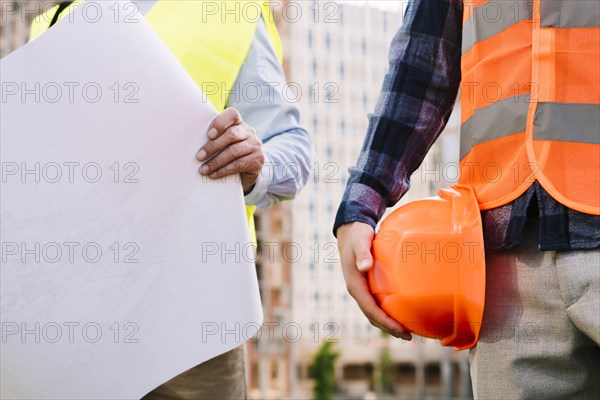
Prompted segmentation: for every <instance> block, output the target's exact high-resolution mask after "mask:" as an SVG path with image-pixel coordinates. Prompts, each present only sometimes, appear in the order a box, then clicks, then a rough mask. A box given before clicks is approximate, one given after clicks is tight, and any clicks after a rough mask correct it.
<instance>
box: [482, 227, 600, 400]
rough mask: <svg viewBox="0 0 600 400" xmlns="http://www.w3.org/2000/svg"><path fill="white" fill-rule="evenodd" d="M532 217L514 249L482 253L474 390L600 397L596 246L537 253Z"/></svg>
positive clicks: (487, 395) (490, 395)
mask: <svg viewBox="0 0 600 400" xmlns="http://www.w3.org/2000/svg"><path fill="white" fill-rule="evenodd" d="M537 224H538V220H532V221H530V222H529V223H528V224H527V227H526V235H525V236H526V238H525V242H524V243H523V244H522V245H521V246H519V247H518V248H517V249H515V250H514V251H512V252H507V253H502V254H495V255H489V256H487V267H486V268H487V269H486V271H487V288H486V304H485V311H484V317H483V325H482V331H481V335H480V339H479V342H478V344H477V346H476V347H475V348H473V349H471V353H470V359H471V377H472V381H473V393H474V396H475V398H476V399H482V400H483V399H485V400H488V399H489V400H499V399H536V400H538V399H540V400H541V399H544V400H550V399H600V347H599V346H600V249H594V250H583V251H565V252H554V251H547V252H541V251H539V250H538V247H537V243H538V228H537Z"/></svg>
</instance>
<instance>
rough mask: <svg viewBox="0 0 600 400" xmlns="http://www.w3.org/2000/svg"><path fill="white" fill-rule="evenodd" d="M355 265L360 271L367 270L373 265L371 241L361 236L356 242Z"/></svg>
mask: <svg viewBox="0 0 600 400" xmlns="http://www.w3.org/2000/svg"><path fill="white" fill-rule="evenodd" d="M355 256H356V257H355V259H356V267H357V268H358V270H359V271H360V272H367V271H368V270H370V269H371V267H373V256H372V255H371V241H370V240H368V239H366V238H363V239H362V240H360V241H359V242H358V243H357V247H356V251H355Z"/></svg>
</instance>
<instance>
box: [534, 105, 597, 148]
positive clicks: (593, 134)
mask: <svg viewBox="0 0 600 400" xmlns="http://www.w3.org/2000/svg"><path fill="white" fill-rule="evenodd" d="M533 138H534V139H537V140H556V141H561V142H579V143H589V144H600V104H576V103H539V104H538V106H537V110H536V112H535V120H534V122H533Z"/></svg>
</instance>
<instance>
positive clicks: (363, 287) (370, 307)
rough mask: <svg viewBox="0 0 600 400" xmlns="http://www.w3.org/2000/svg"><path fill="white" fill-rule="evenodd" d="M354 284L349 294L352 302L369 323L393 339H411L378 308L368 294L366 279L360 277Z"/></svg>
mask: <svg viewBox="0 0 600 400" xmlns="http://www.w3.org/2000/svg"><path fill="white" fill-rule="evenodd" d="M354 282H355V286H354V287H353V288H352V292H351V293H350V294H351V295H352V297H353V298H354V300H356V302H357V303H358V306H359V307H360V309H361V310H362V312H363V314H365V316H366V317H367V318H368V319H369V321H371V323H372V324H373V325H375V326H377V327H379V328H380V329H383V330H384V331H386V332H388V333H390V334H392V335H393V336H395V337H400V338H402V339H404V340H410V339H411V338H412V335H411V334H410V332H407V331H406V330H405V329H404V327H403V326H402V325H401V324H400V323H398V322H397V321H395V320H394V319H392V318H391V317H390V316H389V315H387V314H386V313H385V311H383V310H382V309H381V308H379V306H378V305H377V303H376V302H375V299H374V298H373V296H372V295H371V293H370V292H369V289H368V285H367V281H366V279H365V278H364V277H362V280H355V281H354Z"/></svg>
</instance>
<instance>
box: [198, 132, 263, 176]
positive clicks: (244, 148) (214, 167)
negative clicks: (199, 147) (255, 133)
mask: <svg viewBox="0 0 600 400" xmlns="http://www.w3.org/2000/svg"><path fill="white" fill-rule="evenodd" d="M248 142H249V141H248V140H245V141H243V142H239V143H234V144H232V145H230V146H228V147H227V148H226V149H225V150H223V151H222V152H220V153H219V154H217V155H216V156H214V157H213V158H212V159H211V160H210V161H207V162H206V163H204V165H203V166H201V167H200V173H201V174H202V175H210V174H212V173H213V172H216V171H218V170H219V169H221V168H222V167H224V166H227V165H228V164H230V163H232V162H233V161H235V160H238V159H240V158H243V157H245V156H247V155H249V154H252V153H253V152H254V151H256V150H257V149H258V148H259V147H258V146H254V145H253V144H252V143H248Z"/></svg>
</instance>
